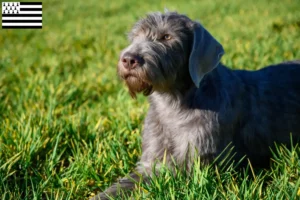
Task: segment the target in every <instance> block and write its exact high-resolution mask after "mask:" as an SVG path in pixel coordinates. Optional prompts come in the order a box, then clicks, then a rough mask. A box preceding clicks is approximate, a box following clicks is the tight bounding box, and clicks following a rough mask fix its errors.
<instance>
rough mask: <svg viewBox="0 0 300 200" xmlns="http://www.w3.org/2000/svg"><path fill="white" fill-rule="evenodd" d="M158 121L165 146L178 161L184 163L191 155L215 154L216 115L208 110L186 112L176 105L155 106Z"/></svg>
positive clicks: (161, 104)
mask: <svg viewBox="0 0 300 200" xmlns="http://www.w3.org/2000/svg"><path fill="white" fill-rule="evenodd" d="M156 106H157V107H156V110H157V111H159V112H156V114H157V116H156V117H157V120H158V121H159V122H160V125H161V127H162V129H161V130H162V133H160V134H162V135H161V136H162V139H163V146H164V148H165V149H166V150H167V152H168V153H170V154H171V155H172V156H173V157H174V158H175V159H176V160H177V161H184V160H185V159H186V157H187V153H188V152H191V153H193V152H195V149H196V150H197V152H198V153H199V154H200V155H207V154H212V153H214V152H215V151H216V145H215V143H216V141H215V140H216V138H215V135H214V134H213V133H215V132H216V130H214V128H215V127H216V126H214V124H213V123H214V122H215V115H214V114H213V113H211V112H209V111H201V110H197V109H195V110H190V109H189V110H185V109H182V108H181V107H180V106H178V105H176V104H169V103H165V102H162V101H160V103H159V104H156Z"/></svg>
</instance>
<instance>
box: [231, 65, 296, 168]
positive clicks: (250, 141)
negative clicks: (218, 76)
mask: <svg viewBox="0 0 300 200" xmlns="http://www.w3.org/2000/svg"><path fill="white" fill-rule="evenodd" d="M233 73H235V74H236V75H237V77H239V78H240V80H241V82H242V83H243V87H244V92H243V95H242V98H243V103H242V110H243V111H242V112H241V116H240V119H239V120H238V127H237V129H239V132H240V134H239V135H237V137H236V138H234V141H235V143H236V146H237V147H238V148H240V149H239V150H240V151H239V152H244V153H246V154H247V155H248V157H249V158H250V160H252V162H254V164H258V165H261V164H263V162H264V160H265V159H264V157H268V156H269V155H270V151H269V147H272V146H273V145H274V142H277V143H283V144H291V142H290V139H291V138H290V136H291V135H292V136H293V140H294V142H295V143H296V142H298V141H299V140H300V61H293V62H285V63H281V64H278V65H272V66H269V67H266V68H263V69H261V70H258V71H253V72H249V71H243V70H237V71H233ZM266 162H268V160H267V159H266ZM263 165H264V164H263Z"/></svg>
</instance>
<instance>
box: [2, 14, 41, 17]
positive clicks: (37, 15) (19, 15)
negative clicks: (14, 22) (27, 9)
mask: <svg viewBox="0 0 300 200" xmlns="http://www.w3.org/2000/svg"><path fill="white" fill-rule="evenodd" d="M2 17H42V14H2Z"/></svg>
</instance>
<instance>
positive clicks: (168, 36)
mask: <svg viewBox="0 0 300 200" xmlns="http://www.w3.org/2000/svg"><path fill="white" fill-rule="evenodd" d="M171 38H172V37H171V35H169V34H165V35H164V36H163V37H162V39H163V40H170V39H171Z"/></svg>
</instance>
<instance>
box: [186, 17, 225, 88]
mask: <svg viewBox="0 0 300 200" xmlns="http://www.w3.org/2000/svg"><path fill="white" fill-rule="evenodd" d="M193 32H194V40H193V47H192V51H191V54H190V59H189V71H190V76H191V78H192V80H193V82H194V84H195V85H196V87H199V85H200V82H201V79H202V78H203V77H204V75H205V74H207V73H208V72H210V71H212V70H213V69H214V68H215V67H217V66H218V64H219V62H220V60H221V57H222V55H223V54H224V49H223V47H222V45H221V44H220V43H219V42H218V41H217V40H216V39H215V38H214V37H213V36H212V35H211V34H210V33H209V32H208V31H207V30H206V29H205V28H204V27H203V26H201V25H200V24H198V23H195V24H194V27H193Z"/></svg>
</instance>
